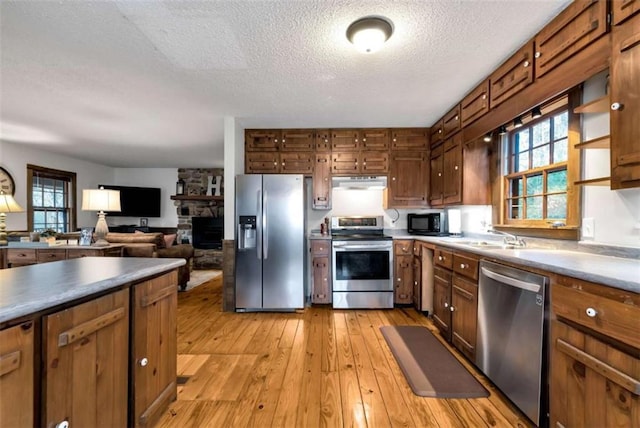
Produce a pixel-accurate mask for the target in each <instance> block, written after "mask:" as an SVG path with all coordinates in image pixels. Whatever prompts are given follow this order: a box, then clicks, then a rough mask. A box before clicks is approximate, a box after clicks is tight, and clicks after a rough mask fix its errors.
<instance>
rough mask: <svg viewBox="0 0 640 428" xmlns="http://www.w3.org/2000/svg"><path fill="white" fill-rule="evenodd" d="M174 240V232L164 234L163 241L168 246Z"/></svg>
mask: <svg viewBox="0 0 640 428" xmlns="http://www.w3.org/2000/svg"><path fill="white" fill-rule="evenodd" d="M175 240H176V234H175V233H173V234H171V235H164V243H165V245H166V246H167V248H168V247H171V246H172V245H173V242H174V241H175Z"/></svg>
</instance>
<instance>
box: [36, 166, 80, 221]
mask: <svg viewBox="0 0 640 428" xmlns="http://www.w3.org/2000/svg"><path fill="white" fill-rule="evenodd" d="M27 192H28V194H27V212H28V216H27V219H28V220H27V224H28V228H29V230H32V231H35V232H41V231H44V230H47V229H53V230H55V231H57V232H71V231H74V230H76V198H75V195H76V173H75V172H68V171H61V170H56V169H50V168H44V167H40V166H36V165H27Z"/></svg>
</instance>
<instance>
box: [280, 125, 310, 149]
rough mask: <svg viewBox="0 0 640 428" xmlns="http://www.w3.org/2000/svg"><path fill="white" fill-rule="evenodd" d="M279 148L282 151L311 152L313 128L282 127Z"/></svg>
mask: <svg viewBox="0 0 640 428" xmlns="http://www.w3.org/2000/svg"><path fill="white" fill-rule="evenodd" d="M280 149H281V150H282V151H283V152H311V151H313V150H314V149H315V134H314V132H313V129H283V130H282V140H281V141H280Z"/></svg>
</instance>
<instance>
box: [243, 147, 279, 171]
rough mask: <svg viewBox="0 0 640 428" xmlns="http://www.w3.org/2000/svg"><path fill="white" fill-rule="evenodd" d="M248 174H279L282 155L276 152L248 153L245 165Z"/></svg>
mask: <svg viewBox="0 0 640 428" xmlns="http://www.w3.org/2000/svg"><path fill="white" fill-rule="evenodd" d="M244 171H245V173H246V174H278V173H279V172H280V154H278V153H276V152H247V153H246V159H245V164H244Z"/></svg>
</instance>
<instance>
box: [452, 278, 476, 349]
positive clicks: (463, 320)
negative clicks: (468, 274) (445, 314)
mask: <svg viewBox="0 0 640 428" xmlns="http://www.w3.org/2000/svg"><path fill="white" fill-rule="evenodd" d="M451 306H452V307H453V311H452V313H451V314H452V315H451V329H452V330H451V342H452V343H453V346H455V347H456V348H458V350H459V351H460V352H462V353H463V354H464V355H465V356H466V357H467V358H469V359H470V360H471V361H475V358H476V327H477V324H478V322H477V320H478V285H477V284H475V283H473V282H471V281H469V280H468V279H465V278H463V277H461V276H460V275H458V274H454V275H453V281H452V287H451Z"/></svg>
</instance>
